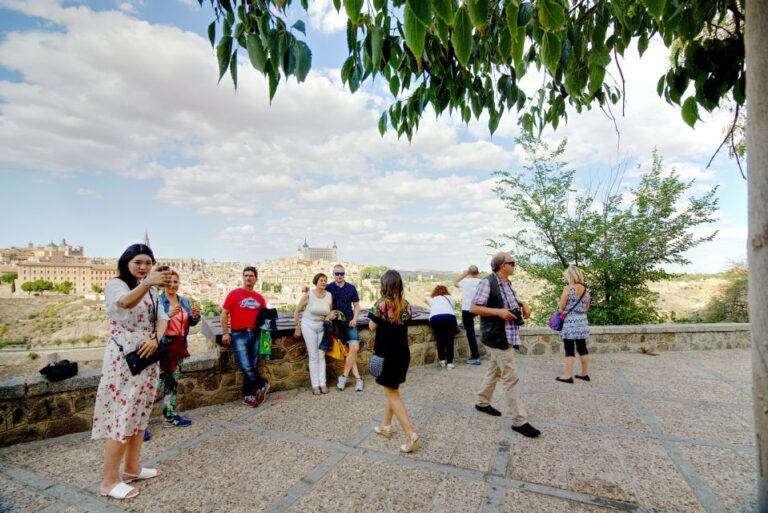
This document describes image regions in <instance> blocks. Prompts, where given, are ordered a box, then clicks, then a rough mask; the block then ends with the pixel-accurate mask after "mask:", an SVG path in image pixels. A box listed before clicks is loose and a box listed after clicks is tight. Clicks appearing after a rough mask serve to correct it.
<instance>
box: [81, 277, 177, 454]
mask: <svg viewBox="0 0 768 513" xmlns="http://www.w3.org/2000/svg"><path fill="white" fill-rule="evenodd" d="M129 292H130V288H129V287H128V285H127V284H126V283H125V282H124V281H123V280H121V279H118V278H115V279H112V280H110V281H109V282H108V283H107V286H106V288H105V289H104V296H105V302H106V306H107V316H108V318H109V328H110V333H111V338H110V339H109V341H108V342H107V347H106V348H105V349H104V361H103V362H102V365H101V381H99V389H98V391H97V392H96V406H95V408H94V411H93V430H92V432H91V438H93V439H98V438H109V439H112V440H116V441H118V442H121V443H125V442H126V439H125V438H126V437H128V436H132V435H135V434H136V433H137V432H142V431H144V429H146V427H147V424H148V423H149V415H150V412H151V411H152V405H153V404H154V402H155V389H156V388H157V379H158V376H159V374H160V371H159V365H158V364H154V365H150V366H149V367H148V368H146V369H145V370H143V371H142V372H140V373H139V374H138V375H137V376H133V375H132V374H131V371H130V370H128V364H126V363H125V360H124V359H123V356H122V354H121V353H120V348H119V347H118V345H117V344H116V343H115V342H117V343H119V344H120V345H122V346H123V351H125V352H126V353H129V352H131V351H133V350H135V349H137V348H138V347H139V346H140V345H141V344H142V342H144V341H145V340H147V339H148V338H149V337H150V336H151V335H152V333H153V332H154V326H153V324H152V320H153V312H155V311H156V312H157V314H156V315H157V320H161V319H168V315H167V314H166V313H165V309H164V308H163V307H162V305H159V304H158V294H157V291H156V290H154V289H152V290H151V291H150V293H147V294H145V295H144V297H143V298H141V301H139V303H138V304H137V305H136V306H134V307H133V308H130V309H125V308H120V307H119V306H118V305H117V301H118V300H119V299H120V298H121V297H123V296H125V295H126V294H128V293H129ZM153 301H154V303H153Z"/></svg>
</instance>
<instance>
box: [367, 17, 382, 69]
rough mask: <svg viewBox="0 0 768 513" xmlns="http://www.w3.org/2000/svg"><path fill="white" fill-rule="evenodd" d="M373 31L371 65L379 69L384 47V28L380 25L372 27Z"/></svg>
mask: <svg viewBox="0 0 768 513" xmlns="http://www.w3.org/2000/svg"><path fill="white" fill-rule="evenodd" d="M370 33H371V66H372V67H373V69H374V70H377V69H379V65H380V64H381V55H382V52H381V50H382V48H383V47H384V30H383V29H382V28H381V27H379V26H378V25H374V26H373V27H371V29H370Z"/></svg>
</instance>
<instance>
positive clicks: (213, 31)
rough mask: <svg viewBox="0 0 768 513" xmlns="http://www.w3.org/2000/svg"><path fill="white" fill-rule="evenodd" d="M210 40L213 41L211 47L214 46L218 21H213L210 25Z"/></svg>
mask: <svg viewBox="0 0 768 513" xmlns="http://www.w3.org/2000/svg"><path fill="white" fill-rule="evenodd" d="M208 41H210V42H211V48H213V45H214V44H215V43H216V22H215V21H212V22H211V24H210V25H208Z"/></svg>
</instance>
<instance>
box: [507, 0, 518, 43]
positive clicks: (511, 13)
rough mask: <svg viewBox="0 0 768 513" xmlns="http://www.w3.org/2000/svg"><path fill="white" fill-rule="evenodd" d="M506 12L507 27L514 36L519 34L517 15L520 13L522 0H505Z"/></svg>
mask: <svg viewBox="0 0 768 513" xmlns="http://www.w3.org/2000/svg"><path fill="white" fill-rule="evenodd" d="M504 14H505V16H506V20H507V28H509V33H510V34H511V35H512V37H514V36H515V34H517V17H518V15H519V14H520V0H505V2H504Z"/></svg>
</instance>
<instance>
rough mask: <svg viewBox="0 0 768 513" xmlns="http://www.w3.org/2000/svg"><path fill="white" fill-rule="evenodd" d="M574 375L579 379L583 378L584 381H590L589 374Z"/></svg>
mask: <svg viewBox="0 0 768 513" xmlns="http://www.w3.org/2000/svg"><path fill="white" fill-rule="evenodd" d="M576 377H577V378H579V379H583V380H584V381H592V380H591V379H589V375H586V376H579V375H578V374H576Z"/></svg>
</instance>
